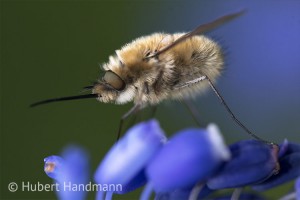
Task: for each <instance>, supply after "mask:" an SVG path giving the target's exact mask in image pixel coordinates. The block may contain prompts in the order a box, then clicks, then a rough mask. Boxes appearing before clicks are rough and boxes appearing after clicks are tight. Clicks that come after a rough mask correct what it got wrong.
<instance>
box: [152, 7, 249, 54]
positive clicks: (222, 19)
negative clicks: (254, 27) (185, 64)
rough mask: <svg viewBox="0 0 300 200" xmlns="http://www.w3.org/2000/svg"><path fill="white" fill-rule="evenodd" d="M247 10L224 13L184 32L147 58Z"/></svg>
mask: <svg viewBox="0 0 300 200" xmlns="http://www.w3.org/2000/svg"><path fill="white" fill-rule="evenodd" d="M245 12H246V10H241V11H239V12H236V13H232V14H228V15H224V16H222V17H219V18H217V19H215V20H213V21H211V22H209V23H206V24H202V25H200V26H198V27H197V28H196V29H194V30H192V31H191V32H188V33H187V34H184V35H183V36H181V37H179V38H178V39H177V40H175V41H174V42H173V43H171V44H170V45H168V46H166V47H164V48H163V49H161V50H159V51H157V52H156V53H154V54H152V55H149V56H148V57H147V58H152V57H156V56H158V55H159V54H161V53H164V52H166V51H168V50H169V49H171V48H173V47H174V46H176V45H177V44H179V43H181V42H183V41H185V40H186V39H188V38H191V37H192V36H195V35H200V34H203V33H205V32H207V31H210V30H212V29H215V28H216V27H218V26H220V25H222V24H224V23H226V22H229V21H231V20H233V19H235V18H237V17H239V16H241V15H242V14H244V13H245Z"/></svg>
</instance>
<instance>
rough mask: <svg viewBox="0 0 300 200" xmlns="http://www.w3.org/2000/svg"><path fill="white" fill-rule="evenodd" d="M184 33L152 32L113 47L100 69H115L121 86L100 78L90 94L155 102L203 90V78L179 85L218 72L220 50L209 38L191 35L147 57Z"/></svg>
mask: <svg viewBox="0 0 300 200" xmlns="http://www.w3.org/2000/svg"><path fill="white" fill-rule="evenodd" d="M185 34H186V33H176V34H164V33H154V34H152V35H150V36H145V37H141V38H138V39H136V40H134V41H132V42H131V43H129V44H126V45H125V46H123V47H122V48H121V49H120V50H117V51H116V55H115V56H111V57H110V58H109V62H108V63H106V64H104V65H103V69H104V70H105V71H108V72H109V73H111V72H113V73H115V75H117V76H118V77H119V78H120V79H121V80H120V81H121V82H123V84H124V87H123V88H122V90H120V91H119V90H118V89H115V88H111V87H110V86H111V84H109V83H110V82H112V84H113V82H117V81H118V80H113V79H111V80H110V79H108V80H103V79H101V80H99V81H98V83H96V84H95V85H94V88H93V90H92V91H93V93H94V94H99V97H98V98H97V99H98V100H99V101H101V102H113V103H117V104H123V103H127V102H130V101H134V103H135V104H141V105H143V106H145V105H148V104H151V105H155V104H158V103H160V102H161V101H162V100H165V99H182V98H186V97H192V96H195V95H197V94H199V93H201V92H202V91H204V89H205V88H206V87H207V86H208V84H207V83H205V82H200V81H199V82H198V83H195V84H191V85H190V86H189V87H182V86H184V84H186V83H187V82H189V81H192V80H195V79H197V78H199V77H203V76H207V77H209V78H210V79H211V80H212V81H214V80H215V79H216V78H217V77H218V76H219V75H220V72H221V70H222V67H223V56H222V51H221V48H220V47H219V46H218V45H217V43H215V42H214V41H212V40H210V39H209V38H207V37H205V36H193V37H191V38H189V39H187V40H185V41H183V42H181V43H180V44H178V45H176V46H174V47H173V48H172V49H170V50H169V51H167V52H165V53H163V54H160V55H158V56H155V57H150V58H148V56H149V55H152V54H154V53H155V52H158V51H160V50H161V49H163V48H165V47H166V46H168V45H170V44H172V43H173V42H174V41H176V40H177V39H178V38H180V37H182V36H183V35H185ZM107 84H109V86H108V85H107Z"/></svg>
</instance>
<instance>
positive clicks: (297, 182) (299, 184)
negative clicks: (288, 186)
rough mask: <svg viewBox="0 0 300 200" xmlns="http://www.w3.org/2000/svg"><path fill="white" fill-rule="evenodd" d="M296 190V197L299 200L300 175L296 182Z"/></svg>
mask: <svg viewBox="0 0 300 200" xmlns="http://www.w3.org/2000/svg"><path fill="white" fill-rule="evenodd" d="M295 190H296V197H297V200H300V177H299V178H297V180H296V183H295Z"/></svg>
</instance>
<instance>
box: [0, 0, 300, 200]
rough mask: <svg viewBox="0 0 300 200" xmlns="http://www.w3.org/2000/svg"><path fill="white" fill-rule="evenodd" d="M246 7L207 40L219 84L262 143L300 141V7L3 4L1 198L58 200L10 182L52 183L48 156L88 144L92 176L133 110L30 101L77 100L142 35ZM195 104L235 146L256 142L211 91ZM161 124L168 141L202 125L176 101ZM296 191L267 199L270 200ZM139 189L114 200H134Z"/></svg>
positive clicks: (161, 115) (184, 27)
mask: <svg viewBox="0 0 300 200" xmlns="http://www.w3.org/2000/svg"><path fill="white" fill-rule="evenodd" d="M241 8H247V9H248V13H247V14H246V15H245V16H242V17H241V18H240V19H237V20H235V21H233V22H231V23H229V24H226V25H224V26H222V27H220V28H219V29H218V30H215V31H213V32H211V33H210V34H209V35H210V36H211V37H213V38H214V39H216V40H217V41H219V42H220V43H221V45H222V46H223V47H224V48H225V50H226V55H227V57H226V61H227V65H226V68H227V69H226V70H225V72H224V76H223V77H222V78H221V79H220V80H219V82H218V85H217V86H218V88H219V89H220V91H221V93H222V94H223V95H224V97H225V99H226V100H227V101H228V104H229V105H230V106H231V108H232V109H233V110H234V111H235V112H236V114H237V115H238V117H239V118H240V119H241V120H242V121H245V122H246V124H247V126H249V127H250V129H252V130H254V131H255V132H256V133H257V134H259V135H260V136H261V137H264V138H266V139H268V140H272V141H275V142H281V141H282V140H283V139H284V138H288V139H289V140H291V141H294V142H300V136H299V130H300V128H299V125H298V123H299V119H300V103H299V102H300V89H299V85H300V81H299V79H300V78H299V77H300V58H299V52H300V42H299V35H300V31H299V29H300V28H299V27H300V16H299V10H300V3H299V1H284V2H282V1H263V2H260V1H258V0H257V1H251V2H248V1H237V0H234V1H233V0H232V1H217V0H215V1H1V44H0V45H1V58H0V59H1V60H0V61H1V199H54V198H55V194H54V193H53V192H22V191H18V192H15V193H11V192H9V191H8V189H7V185H8V183H10V182H16V183H21V182H22V181H26V182H27V181H29V182H31V183H37V182H40V183H43V184H45V183H52V180H51V179H49V178H48V177H47V176H46V175H45V174H44V172H43V164H44V163H43V159H44V158H45V157H46V156H48V155H53V154H59V153H60V151H61V150H62V149H63V147H64V146H66V145H68V144H73V143H75V144H79V145H81V146H83V147H85V148H86V149H87V150H88V152H90V154H91V168H92V170H91V171H92V172H93V171H95V169H96V167H97V165H98V164H99V162H100V161H101V159H102V158H103V156H104V155H105V153H106V152H107V151H108V149H109V148H110V147H111V146H112V145H113V143H114V142H115V139H116V132H117V127H118V123H119V119H120V117H121V116H122V114H124V113H125V112H126V111H127V110H128V109H130V107H131V106H132V104H128V105H124V106H117V105H111V104H101V103H98V102H97V101H95V100H82V101H73V102H62V103H54V104H51V105H50V104H49V105H46V106H43V107H37V108H29V104H31V103H33V102H35V101H38V100H42V99H46V98H51V97H60V96H70V95H76V94H79V93H80V91H81V88H82V87H83V86H86V85H89V84H90V83H91V82H92V81H94V80H95V79H96V78H98V77H99V73H100V70H99V63H100V64H101V63H103V62H106V61H107V60H108V56H109V55H111V54H114V50H116V49H118V48H120V47H121V46H122V45H123V44H125V43H127V42H129V41H131V40H132V39H134V38H136V37H139V36H142V35H146V34H150V33H152V32H156V31H165V32H176V31H188V30H191V29H192V28H194V27H195V26H197V25H199V24H200V23H204V22H207V21H209V20H211V19H214V18H216V17H218V16H221V15H224V14H226V13H230V12H233V11H237V10H239V9H241ZM197 107H198V108H199V111H200V113H201V116H202V119H203V121H204V122H205V123H208V122H216V123H217V124H218V125H219V126H220V128H221V130H222V132H223V134H224V137H225V139H226V141H227V142H228V143H232V142H234V141H237V140H240V139H247V138H249V137H248V136H247V135H246V134H245V133H244V132H243V131H242V130H241V129H240V128H239V127H237V126H236V125H235V124H234V122H233V121H232V120H231V119H230V118H229V116H228V115H227V113H226V112H225V111H224V108H223V107H222V106H220V104H219V102H218V100H217V99H216V97H215V96H214V95H213V93H212V92H208V93H207V95H204V96H203V97H199V98H197ZM142 117H144V118H146V117H147V114H144V115H143V116H142ZM156 117H157V118H158V120H159V121H160V123H161V125H162V127H163V128H164V130H165V131H166V133H167V134H168V135H171V134H172V133H174V132H175V131H177V130H180V129H182V128H185V127H188V126H195V123H194V122H193V121H192V118H191V116H190V114H189V113H188V111H187V110H186V109H185V107H184V106H183V105H181V104H180V103H178V102H165V103H163V104H161V105H160V106H159V107H158V112H157V114H156ZM289 186H290V187H291V185H289ZM289 186H287V187H286V188H282V189H281V190H276V192H275V191H274V190H273V191H271V192H268V194H267V195H268V196H269V197H270V198H272V199H273V198H275V197H277V196H278V195H279V194H283V193H284V192H286V191H288V189H289ZM139 192H140V191H138V192H135V193H132V194H128V195H124V196H117V197H116V198H115V199H136V198H137V197H138V195H139ZM93 197H94V194H89V198H90V199H93Z"/></svg>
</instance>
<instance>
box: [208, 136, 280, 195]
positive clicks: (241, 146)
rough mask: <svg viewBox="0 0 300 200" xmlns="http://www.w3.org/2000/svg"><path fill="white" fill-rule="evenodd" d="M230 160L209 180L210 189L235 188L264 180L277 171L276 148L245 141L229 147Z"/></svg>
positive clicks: (253, 141)
mask: <svg viewBox="0 0 300 200" xmlns="http://www.w3.org/2000/svg"><path fill="white" fill-rule="evenodd" d="M230 151H231V154H232V159H231V160H230V161H229V162H227V163H226V164H225V165H224V167H223V168H222V169H221V170H220V171H219V172H218V174H217V175H216V176H214V177H213V178H211V179H209V180H208V182H207V185H208V187H209V188H211V189H223V188H236V187H242V186H246V185H249V184H254V183H257V182H259V181H262V180H265V179H266V178H268V177H270V176H271V175H272V174H274V173H275V171H276V170H278V162H277V153H278V148H277V147H276V146H274V147H270V146H269V145H266V144H264V143H262V142H259V141H256V140H246V141H241V142H238V143H235V144H233V145H231V146H230Z"/></svg>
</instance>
